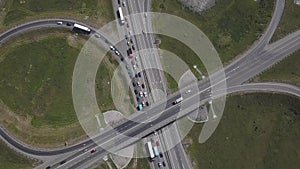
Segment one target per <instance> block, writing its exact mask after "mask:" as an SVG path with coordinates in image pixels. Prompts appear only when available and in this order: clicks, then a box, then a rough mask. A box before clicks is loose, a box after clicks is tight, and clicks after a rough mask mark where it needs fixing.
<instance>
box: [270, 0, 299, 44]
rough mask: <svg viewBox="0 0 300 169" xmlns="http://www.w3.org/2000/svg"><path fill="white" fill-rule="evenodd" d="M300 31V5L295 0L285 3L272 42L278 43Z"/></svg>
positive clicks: (288, 0) (287, 0)
mask: <svg viewBox="0 0 300 169" xmlns="http://www.w3.org/2000/svg"><path fill="white" fill-rule="evenodd" d="M299 29H300V5H296V4H295V3H294V0H286V1H285V9H284V13H283V16H282V18H281V20H280V22H279V25H278V27H277V29H276V31H275V33H274V36H273V38H272V40H271V41H273V42H274V41H276V40H279V39H281V38H283V37H284V36H286V35H288V34H290V33H292V32H294V31H297V30H299Z"/></svg>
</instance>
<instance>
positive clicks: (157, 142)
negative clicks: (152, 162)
mask: <svg viewBox="0 0 300 169" xmlns="http://www.w3.org/2000/svg"><path fill="white" fill-rule="evenodd" d="M156 146H159V141H156ZM159 155H160V156H162V154H161V153H160V154H159Z"/></svg>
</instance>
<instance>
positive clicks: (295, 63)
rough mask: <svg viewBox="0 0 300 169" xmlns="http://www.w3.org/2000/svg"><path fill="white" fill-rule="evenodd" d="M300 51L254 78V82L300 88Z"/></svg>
mask: <svg viewBox="0 0 300 169" xmlns="http://www.w3.org/2000/svg"><path fill="white" fill-rule="evenodd" d="M299 58H300V50H298V51H297V52H295V53H294V54H292V55H291V56H288V57H287V58H285V59H284V60H282V61H281V62H279V63H278V64H276V65H275V66H273V67H271V68H270V69H268V70H266V71H265V72H263V73H261V74H259V75H258V76H256V77H254V78H253V79H252V80H251V81H252V82H282V83H289V84H293V85H296V86H299V87H300V66H299V65H300V59H299Z"/></svg>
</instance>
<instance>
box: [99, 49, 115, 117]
mask: <svg viewBox="0 0 300 169" xmlns="http://www.w3.org/2000/svg"><path fill="white" fill-rule="evenodd" d="M118 64H119V63H118V62H117V61H116V60H114V57H113V56H112V55H111V54H110V53H109V54H108V56H107V57H105V58H104V59H103V61H102V64H100V66H99V69H98V72H97V76H96V97H97V101H98V106H99V108H100V110H101V112H103V113H104V112H105V111H108V110H116V108H115V106H114V104H113V100H112V95H111V83H110V82H111V80H112V77H113V75H114V71H115V70H116V68H117V66H118Z"/></svg>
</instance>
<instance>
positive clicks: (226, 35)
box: [152, 0, 274, 63]
mask: <svg viewBox="0 0 300 169" xmlns="http://www.w3.org/2000/svg"><path fill="white" fill-rule="evenodd" d="M273 8H274V0H270V1H266V0H261V1H253V0H243V1H232V0H217V4H216V6H214V7H212V8H211V9H209V10H207V11H204V12H202V13H201V14H196V13H193V12H192V11H190V10H189V9H188V8H185V7H182V5H181V3H180V2H178V1H173V0H164V1H161V0H153V4H152V11H154V12H163V13H169V14H173V15H176V16H179V17H182V18H184V19H186V20H188V21H190V22H191V23H193V24H194V25H196V26H197V27H198V28H199V29H201V30H202V31H203V32H204V33H205V34H206V35H207V36H208V38H209V39H210V40H211V42H212V43H213V45H214V46H215V47H216V49H217V51H218V53H219V55H220V58H221V60H222V62H223V63H228V62H229V61H230V60H232V59H233V58H234V57H236V56H237V55H239V54H241V53H243V52H244V51H245V50H246V49H247V48H249V47H250V46H251V45H252V44H253V42H254V41H255V40H256V39H258V37H259V36H260V35H261V34H262V32H263V31H264V29H265V28H266V26H267V24H268V22H269V21H270V19H271V16H272V12H273ZM164 41H166V42H164ZM170 41H171V40H168V39H167V40H166V39H163V40H162V45H161V46H162V48H163V49H169V50H170V49H172V50H170V51H172V52H174V53H175V54H177V53H176V51H178V50H180V49H181V48H180V47H181V46H182V45H180V44H179V46H180V47H177V44H178V43H175V42H174V43H175V44H174V43H171V44H170V45H169V44H168V43H167V42H170ZM176 48H177V50H176ZM185 52H187V50H186V49H185V48H183V50H182V51H181V53H185ZM186 57H189V56H186ZM196 63H197V62H196Z"/></svg>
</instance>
